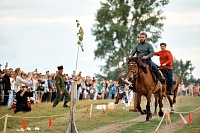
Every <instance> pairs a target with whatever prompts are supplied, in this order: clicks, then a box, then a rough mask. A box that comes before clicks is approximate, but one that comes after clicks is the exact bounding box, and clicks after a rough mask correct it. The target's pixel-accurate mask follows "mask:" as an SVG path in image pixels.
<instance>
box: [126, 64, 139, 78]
mask: <svg viewBox="0 0 200 133" xmlns="http://www.w3.org/2000/svg"><path fill="white" fill-rule="evenodd" d="M128 64H130V65H131V68H132V67H133V65H134V64H137V63H136V62H132V61H131V62H129V63H128ZM137 68H138V66H137ZM128 72H132V73H133V77H131V78H132V80H134V79H136V78H137V77H138V76H139V73H136V71H135V70H131V69H130V70H128ZM138 72H139V68H138ZM131 78H130V79H131Z"/></svg>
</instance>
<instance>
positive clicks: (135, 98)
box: [133, 92, 137, 111]
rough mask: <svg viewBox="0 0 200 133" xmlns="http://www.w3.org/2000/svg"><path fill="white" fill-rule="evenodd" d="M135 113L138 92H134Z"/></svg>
mask: <svg viewBox="0 0 200 133" xmlns="http://www.w3.org/2000/svg"><path fill="white" fill-rule="evenodd" d="M133 110H134V111H137V92H134V109H133Z"/></svg>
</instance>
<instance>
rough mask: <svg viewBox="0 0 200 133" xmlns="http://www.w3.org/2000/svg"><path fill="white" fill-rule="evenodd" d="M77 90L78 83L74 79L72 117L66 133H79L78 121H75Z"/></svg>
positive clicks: (71, 105)
mask: <svg viewBox="0 0 200 133" xmlns="http://www.w3.org/2000/svg"><path fill="white" fill-rule="evenodd" d="M76 90H77V83H76V81H75V80H74V79H72V86H71V104H70V119H69V125H68V128H67V131H66V133H78V131H77V128H76V123H75V111H76Z"/></svg>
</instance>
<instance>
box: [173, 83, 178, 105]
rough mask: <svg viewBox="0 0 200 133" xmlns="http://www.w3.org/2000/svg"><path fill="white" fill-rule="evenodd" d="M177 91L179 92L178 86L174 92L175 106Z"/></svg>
mask: <svg viewBox="0 0 200 133" xmlns="http://www.w3.org/2000/svg"><path fill="white" fill-rule="evenodd" d="M177 91H178V86H177V87H176V89H175V90H174V96H173V104H175V103H176V96H177Z"/></svg>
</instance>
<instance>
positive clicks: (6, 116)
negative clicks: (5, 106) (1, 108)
mask: <svg viewBox="0 0 200 133" xmlns="http://www.w3.org/2000/svg"><path fill="white" fill-rule="evenodd" d="M7 121H8V115H7V114H6V115H5V122H4V129H3V133H6V127H7Z"/></svg>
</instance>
